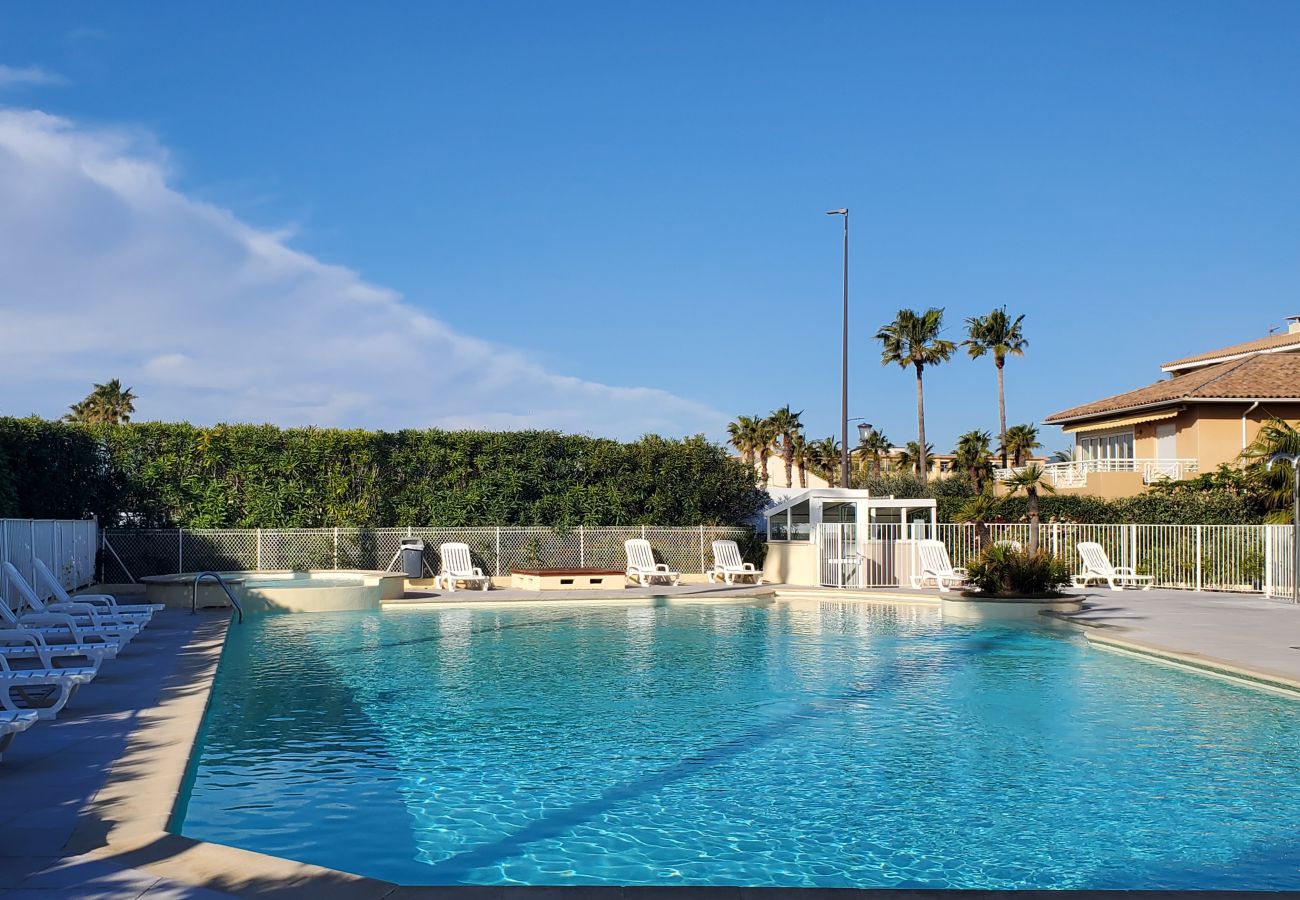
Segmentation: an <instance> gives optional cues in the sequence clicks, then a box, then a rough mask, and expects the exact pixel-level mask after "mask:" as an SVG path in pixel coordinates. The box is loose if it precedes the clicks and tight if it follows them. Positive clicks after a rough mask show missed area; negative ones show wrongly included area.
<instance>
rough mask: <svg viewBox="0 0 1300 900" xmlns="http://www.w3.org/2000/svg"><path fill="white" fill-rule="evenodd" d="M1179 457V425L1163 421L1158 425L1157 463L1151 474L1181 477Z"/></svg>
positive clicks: (1162, 476)
mask: <svg viewBox="0 0 1300 900" xmlns="http://www.w3.org/2000/svg"><path fill="white" fill-rule="evenodd" d="M1177 459H1178V426H1177V425H1175V424H1174V423H1173V422H1161V423H1160V424H1159V425H1157V426H1156V463H1155V466H1154V471H1153V472H1152V473H1151V474H1153V475H1155V476H1157V477H1160V478H1179V477H1181V476H1182V473H1181V472H1179V471H1178V462H1177ZM1148 480H1150V478H1148Z"/></svg>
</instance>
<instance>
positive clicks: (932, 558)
mask: <svg viewBox="0 0 1300 900" xmlns="http://www.w3.org/2000/svg"><path fill="white" fill-rule="evenodd" d="M916 550H917V555H918V556H919V557H920V563H919V566H918V569H919V571H918V572H917V573H915V574H913V575H912V587H913V588H916V589H918V590H919V589H920V588H923V587H925V583H926V582H927V581H932V582H934V586H935V587H937V588H938V589H939V590H941V591H943V592H944V593H945V594H946V593H947V592H948V590H949V589H950V588H952V587H961V586H962V585H964V584H965V583H966V582H967V580H969V576H968V575H967V573H966V570H965V569H963V568H961V567H960V566H959V567H957V568H953V565H952V560H951V559H949V558H948V548H947V547H945V546H944V545H943V541H932V540H931V541H917V542H916Z"/></svg>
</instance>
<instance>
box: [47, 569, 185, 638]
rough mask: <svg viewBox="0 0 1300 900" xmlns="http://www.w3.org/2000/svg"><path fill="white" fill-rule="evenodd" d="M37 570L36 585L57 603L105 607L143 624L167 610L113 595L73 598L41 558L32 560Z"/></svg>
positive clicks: (158, 604) (108, 610)
mask: <svg viewBox="0 0 1300 900" xmlns="http://www.w3.org/2000/svg"><path fill="white" fill-rule="evenodd" d="M32 562H33V564H34V565H35V568H36V584H37V586H38V587H43V588H45V590H47V591H49V592H50V596H51V597H53V598H54V601H55V602H56V603H89V604H92V605H93V606H102V607H104V611H105V612H110V613H113V614H114V615H116V616H119V617H123V616H126V617H130V618H131V619H138V620H139V621H142V622H148V621H150V620H151V619H152V618H153V614H154V613H156V612H161V611H162V610H164V609H166V608H167V607H166V605H165V604H162V603H118V602H117V598H116V597H114V596H113V595H112V594H77V596H75V597H73V596H71V595H69V594H68V592H67V590H66V589H64V587H63V585H62V584H60V583H59V579H57V578H55V577H54V573H53V572H51V571H50V570H49V567H47V566H46V565H45V563H44V562H42V561H41V560H40V559H39V558H36V559H33V560H32Z"/></svg>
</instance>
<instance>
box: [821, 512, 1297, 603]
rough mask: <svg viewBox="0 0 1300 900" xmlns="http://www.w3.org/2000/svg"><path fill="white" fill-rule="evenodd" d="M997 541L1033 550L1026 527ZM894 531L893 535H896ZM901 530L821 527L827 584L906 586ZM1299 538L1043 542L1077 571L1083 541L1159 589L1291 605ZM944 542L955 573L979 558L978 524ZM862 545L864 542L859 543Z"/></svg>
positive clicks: (1253, 535) (1288, 534)
mask: <svg viewBox="0 0 1300 900" xmlns="http://www.w3.org/2000/svg"><path fill="white" fill-rule="evenodd" d="M987 527H988V538H989V541H990V542H994V541H1008V540H1009V541H1018V542H1020V543H1021V544H1022V545H1023V544H1027V543H1028V542H1029V525H1028V524H1025V523H1014V524H990V525H988V526H987ZM891 529H892V530H891ZM897 529H898V526H896V525H895V526H888V525H872V526H870V531H869V532H868V533H866V534H864V535H861V536H860V535H859V533H858V527H857V526H856V525H821V526H819V531H818V534H817V539H818V540H819V541H820V543H821V547H820V550H819V558H820V565H821V583H822V584H823V585H827V586H831V587H856V588H862V587H895V586H899V587H901V586H906V585H907V584H908V582H909V578H910V575H911V573H912V566H913V565H914V563H915V550H914V542H913V541H911V540H908V539H907V538H913V537H919V536H921V535H917V534H909V535H902V534H900V533H899V532H898V531H897ZM1292 535H1293V532H1292V529H1291V527H1290V526H1282V525H1088V524H1074V523H1048V524H1044V525H1042V526H1041V528H1040V532H1039V541H1040V543H1041V544H1042V546H1043V547H1044V549H1047V550H1049V551H1051V552H1052V554H1053V555H1055V556H1058V557H1060V558H1061V559H1063V560H1064V561H1065V563H1066V565H1068V566H1070V567H1071V568H1072V569H1074V570H1075V571H1078V570H1079V569H1080V564H1079V556H1078V551H1077V550H1076V549H1075V548H1076V547H1077V545H1078V544H1079V542H1081V541H1094V542H1096V543H1099V544H1101V545H1102V546H1103V547H1104V548H1105V549H1106V553H1107V555H1108V556H1109V557H1110V560H1111V562H1112V563H1114V564H1115V565H1117V566H1133V567H1134V568H1135V569H1136V570H1137V571H1138V572H1139V573H1141V574H1146V575H1151V576H1153V577H1154V579H1155V584H1156V586H1158V587H1166V588H1182V589H1188V590H1205V591H1236V592H1244V593H1263V594H1265V595H1266V596H1275V597H1276V596H1281V597H1290V596H1291V591H1292V585H1293V584H1294V583H1295V582H1294V577H1295V576H1294V571H1295V565H1294V556H1293V548H1294V544H1293V543H1292V540H1293V537H1292ZM933 536H934V537H937V538H938V539H939V540H941V541H943V542H944V545H945V546H946V547H947V548H948V555H949V557H950V558H951V559H952V563H953V565H954V566H964V565H966V564H967V563H968V562H970V561H971V559H973V558H974V557H975V555H976V554H977V552H978V546H979V544H978V531H977V529H976V527H975V525H973V524H952V523H947V524H941V525H939V526H937V532H936V533H935V534H934V535H933ZM860 537H861V539H859V538H860Z"/></svg>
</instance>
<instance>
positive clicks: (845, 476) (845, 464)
mask: <svg viewBox="0 0 1300 900" xmlns="http://www.w3.org/2000/svg"><path fill="white" fill-rule="evenodd" d="M826 215H828V216H843V217H844V333H843V335H842V343H841V348H840V350H841V352H840V432H841V434H840V484H841V485H842V486H844V487H848V486H849V211H848V209H828V210H826Z"/></svg>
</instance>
